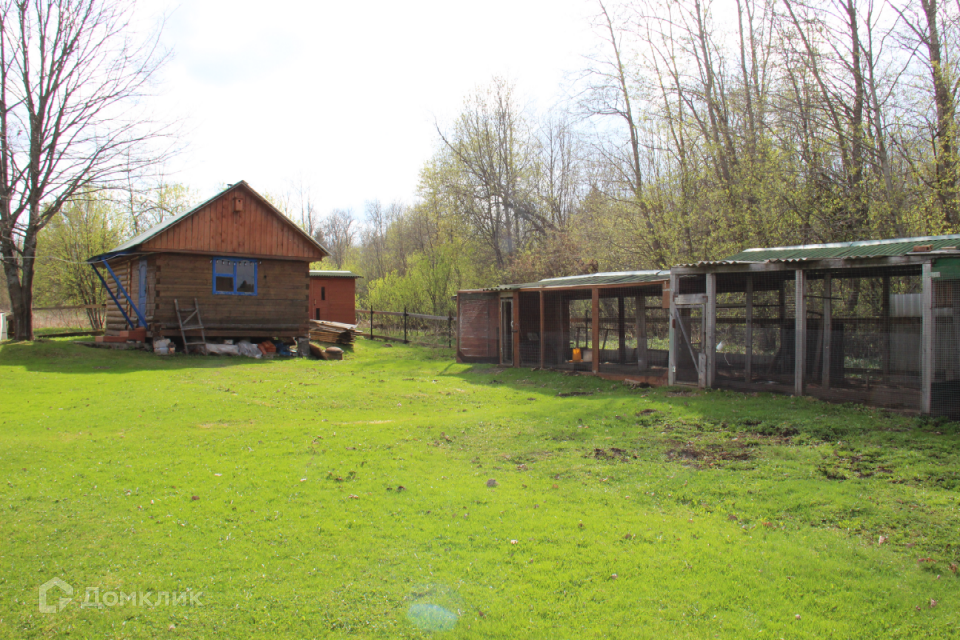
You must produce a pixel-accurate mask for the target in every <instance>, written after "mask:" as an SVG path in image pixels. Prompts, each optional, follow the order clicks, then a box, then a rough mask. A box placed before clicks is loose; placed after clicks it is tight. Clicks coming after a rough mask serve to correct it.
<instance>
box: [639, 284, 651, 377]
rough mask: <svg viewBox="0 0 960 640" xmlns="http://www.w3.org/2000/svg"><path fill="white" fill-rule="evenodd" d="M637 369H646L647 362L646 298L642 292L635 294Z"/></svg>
mask: <svg viewBox="0 0 960 640" xmlns="http://www.w3.org/2000/svg"><path fill="white" fill-rule="evenodd" d="M636 325H637V370H638V371H646V370H647V369H649V366H648V364H647V298H646V296H644V295H643V294H642V293H641V294H640V295H638V296H637V317H636Z"/></svg>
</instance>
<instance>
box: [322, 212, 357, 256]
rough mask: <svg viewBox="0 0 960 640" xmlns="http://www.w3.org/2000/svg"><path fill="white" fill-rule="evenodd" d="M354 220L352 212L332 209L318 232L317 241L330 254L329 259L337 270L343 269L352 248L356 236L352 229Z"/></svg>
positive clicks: (354, 230)
mask: <svg viewBox="0 0 960 640" xmlns="http://www.w3.org/2000/svg"><path fill="white" fill-rule="evenodd" d="M355 223H356V220H355V219H354V217H353V212H352V211H350V210H349V209H334V210H333V211H332V212H331V213H330V215H329V216H328V217H327V219H326V220H324V221H323V225H322V226H321V228H320V230H319V237H318V240H319V241H320V242H321V243H322V244H323V245H324V246H325V247H326V248H327V250H328V251H329V252H330V258H331V259H332V260H333V263H334V264H335V265H337V269H341V268H342V267H343V263H344V262H346V259H347V254H348V253H349V251H350V249H351V248H352V247H353V241H354V239H355V237H356V235H357V230H356V229H355V228H354V224H355Z"/></svg>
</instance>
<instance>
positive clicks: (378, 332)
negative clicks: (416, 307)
mask: <svg viewBox="0 0 960 640" xmlns="http://www.w3.org/2000/svg"><path fill="white" fill-rule="evenodd" d="M357 320H358V325H357V335H363V336H366V337H367V338H369V339H370V340H390V341H393V342H402V343H404V344H415V345H420V346H424V347H447V348H452V347H453V345H454V343H455V342H456V339H457V338H456V326H457V323H456V322H455V320H456V318H454V317H453V316H452V315H448V316H431V315H426V314H423V313H408V312H407V310H406V309H404V310H403V311H375V310H373V309H357ZM391 333H392V334H394V335H389V334H391Z"/></svg>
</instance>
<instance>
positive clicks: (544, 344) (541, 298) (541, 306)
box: [540, 289, 547, 369]
mask: <svg viewBox="0 0 960 640" xmlns="http://www.w3.org/2000/svg"><path fill="white" fill-rule="evenodd" d="M545 307H546V305H545V304H544V302H543V289H541V290H540V368H541V369H543V357H544V356H543V351H544V347H546V344H547V342H546V340H544V338H543V329H544V327H545V326H546V320H545V318H544V309H545Z"/></svg>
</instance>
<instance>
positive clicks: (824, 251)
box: [678, 234, 960, 267]
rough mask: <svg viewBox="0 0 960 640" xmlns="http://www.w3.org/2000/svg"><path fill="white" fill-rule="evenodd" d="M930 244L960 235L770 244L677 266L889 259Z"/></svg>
mask: <svg viewBox="0 0 960 640" xmlns="http://www.w3.org/2000/svg"><path fill="white" fill-rule="evenodd" d="M923 245H930V246H931V251H934V252H937V251H943V250H945V249H949V248H956V247H960V234H953V235H945V236H917V237H913V238H892V239H889V240H861V241H857V242H832V243H829V244H806V245H796V246H791V247H770V248H765V249H761V248H757V249H747V250H745V251H741V252H740V253H736V254H734V255H732V256H730V257H729V258H725V259H723V260H717V261H704V262H697V263H695V264H684V265H678V266H681V267H702V266H710V265H724V264H743V263H750V262H803V261H807V260H830V259H837V258H842V259H849V260H855V259H858V258H859V259H864V258H887V257H895V256H908V255H924V254H925V253H928V252H916V251H914V249H915V248H916V247H918V246H923Z"/></svg>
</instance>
